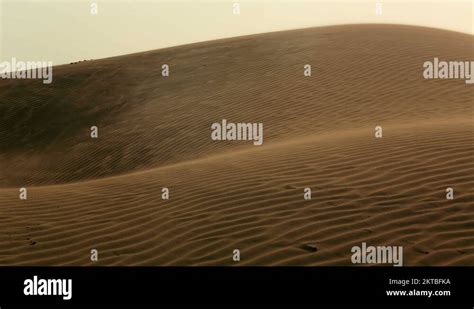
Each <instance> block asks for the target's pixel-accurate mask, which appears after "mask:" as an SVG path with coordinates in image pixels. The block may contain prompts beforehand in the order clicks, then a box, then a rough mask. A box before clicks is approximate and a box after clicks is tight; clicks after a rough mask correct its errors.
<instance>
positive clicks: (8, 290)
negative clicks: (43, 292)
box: [0, 267, 474, 309]
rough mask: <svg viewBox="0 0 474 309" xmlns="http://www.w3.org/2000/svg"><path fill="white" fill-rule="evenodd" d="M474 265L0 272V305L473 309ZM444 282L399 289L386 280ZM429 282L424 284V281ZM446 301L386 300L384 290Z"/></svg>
mask: <svg viewBox="0 0 474 309" xmlns="http://www.w3.org/2000/svg"><path fill="white" fill-rule="evenodd" d="M473 275H474V267H1V268H0V307H1V308H2V309H4V308H9V307H11V306H5V305H9V304H30V305H34V306H31V307H35V306H36V307H37V306H38V305H41V304H47V305H48V307H51V306H54V305H57V306H58V307H61V308H66V307H70V306H72V305H80V304H121V305H125V304H197V303H201V304H204V303H205V304H222V303H226V304H229V303H233V304H248V303H253V304H255V303H260V304H271V303H274V304H335V303H337V304H394V305H397V304H419V305H427V306H429V307H431V308H433V306H434V305H444V304H459V305H465V306H463V307H465V308H472V304H473V303H474V297H473V295H474V293H473V292H474V284H473V283H474V282H473V281H474V280H473ZM33 276H37V277H38V279H72V298H71V299H70V300H63V298H62V296H59V295H56V296H52V295H48V296H36V295H34V296H31V295H30V296H25V295H24V293H23V289H24V281H25V279H33ZM414 278H417V279H421V280H423V279H449V284H438V285H434V284H421V282H420V284H419V285H416V286H415V285H408V286H405V287H403V286H400V285H394V284H389V279H397V280H400V279H408V280H411V279H414ZM428 283H429V282H428ZM414 288H416V289H419V290H449V291H450V293H451V295H450V296H433V297H430V298H428V297H426V296H387V295H386V291H387V290H413V289H414Z"/></svg>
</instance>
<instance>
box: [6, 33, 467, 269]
mask: <svg viewBox="0 0 474 309" xmlns="http://www.w3.org/2000/svg"><path fill="white" fill-rule="evenodd" d="M473 43H474V38H473V37H472V36H469V35H465V34H460V33H455V32H450V31H443V30H435V29H429V28H421V27H410V26H389V25H357V26H355V25H351V26H334V27H321V28H313V29H304V30H294V31H285V32H276V33H268V34H260V35H253V36H245V37H238V38H232V39H225V40H218V41H211V42H204V43H198V44H192V45H185V46H178V47H173V48H168V49H162V50H157V51H150V52H145V53H140V54H133V55H127V56H121V57H114V58H108V59H102V60H94V61H90V62H82V63H78V64H74V65H66V66H60V67H56V68H55V75H54V83H53V84H52V85H50V86H45V85H43V84H41V82H40V81H18V80H12V81H6V80H0V89H1V90H0V115H2V118H1V119H0V131H1V134H0V145H1V146H0V147H1V148H0V166H1V169H2V173H1V174H0V264H1V265H11V264H13V265H31V264H34V265H38V264H39V265H352V264H351V261H350V257H351V253H350V249H351V247H352V246H354V245H360V243H361V242H367V243H371V244H374V245H401V246H403V247H404V264H405V265H474V224H473V222H474V208H473V206H474V191H473V187H474V161H473V153H474V149H473V148H474V143H473V133H474V127H473V121H472V120H473V119H472V103H473V94H474V92H473V91H474V87H473V86H472V85H467V84H465V83H464V82H463V81H461V80H425V79H423V76H422V70H423V68H422V65H423V62H425V61H428V60H431V59H433V57H439V58H443V59H449V60H458V59H459V60H472V59H474V50H473V45H472V44H473ZM163 63H167V64H169V65H170V68H171V76H170V77H168V78H163V77H161V65H162V64H163ZM307 63H308V64H311V65H312V68H313V76H311V77H304V76H303V74H302V73H303V66H304V64H307ZM223 118H225V119H229V120H231V121H235V122H240V121H243V122H262V123H263V124H264V126H265V142H264V144H263V145H262V146H258V147H256V146H253V145H252V144H251V143H249V142H244V141H242V142H215V141H212V140H211V138H210V125H211V123H213V122H217V121H220V120H221V119H223ZM92 125H97V126H98V127H99V136H100V137H99V139H91V138H90V137H89V128H90V126H92ZM377 125H381V126H383V128H384V137H383V138H382V139H376V138H374V127H375V126H377ZM23 186H26V187H28V189H29V191H28V200H27V201H21V200H19V199H18V193H19V192H18V188H19V187H23ZM162 187H168V188H170V190H171V194H170V196H171V198H170V200H167V201H165V200H162V199H161V188H162ZM305 187H310V188H312V190H313V198H312V200H309V201H307V200H304V199H303V189H304V188H305ZM447 187H452V188H454V190H455V199H454V200H447V199H446V198H445V194H446V192H445V189H446V188H447ZM92 248H95V249H98V250H99V261H98V262H94V263H93V262H91V261H90V250H91V249H92ZM235 248H238V249H240V250H241V255H242V260H241V261H240V262H239V263H235V262H233V261H232V250H233V249H235Z"/></svg>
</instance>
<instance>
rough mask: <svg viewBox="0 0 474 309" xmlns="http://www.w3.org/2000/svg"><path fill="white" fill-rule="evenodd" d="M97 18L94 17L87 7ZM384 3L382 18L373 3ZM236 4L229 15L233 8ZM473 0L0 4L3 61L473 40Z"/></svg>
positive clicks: (16, 0)
mask: <svg viewBox="0 0 474 309" xmlns="http://www.w3.org/2000/svg"><path fill="white" fill-rule="evenodd" d="M94 2H95V3H97V4H98V14H97V15H92V14H91V3H94ZM377 2H379V3H382V15H377V14H376V3H377ZM234 3H239V4H240V15H234V13H233V8H234V7H233V4H234ZM473 15H474V5H473V0H438V1H430V0H421V1H420V0H418V1H416V0H414V1H413V0H412V1H404V0H380V1H377V0H374V1H357V0H345V1H337V0H336V1H334V0H332V1H319V0H306V1H305V0H300V1H298V0H296V1H291V0H287V1H281V0H280V1H278V0H247V1H244V0H241V1H201V0H188V1H172V0H168V1H163V0H148V1H143V0H142V1H140V0H137V1H131V0H129V1H117V0H113V1H112V0H106V1H94V0H92V1H82V0H76V1H75V0H56V1H44V0H29V1H21V0H0V61H3V60H11V58H12V57H15V58H17V59H18V60H25V61H27V60H28V61H53V63H54V64H63V63H69V62H72V61H77V60H83V59H99V58H104V57H110V56H116V55H122V54H129V53H133V52H139V51H146V50H152V49H158V48H162V47H168V46H175V45H180V44H186V43H191V42H198V41H207V40H212V39H218V38H224V37H233V36H239V35H245V34H252V33H262V32H269V31H276V30H284V29H297V28H305V27H312V26H323V25H336V24H348V23H398V24H411V25H422V26H429V27H435V28H444V29H449V30H455V31H460V32H466V33H470V34H474V31H473V29H474V21H473Z"/></svg>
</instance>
